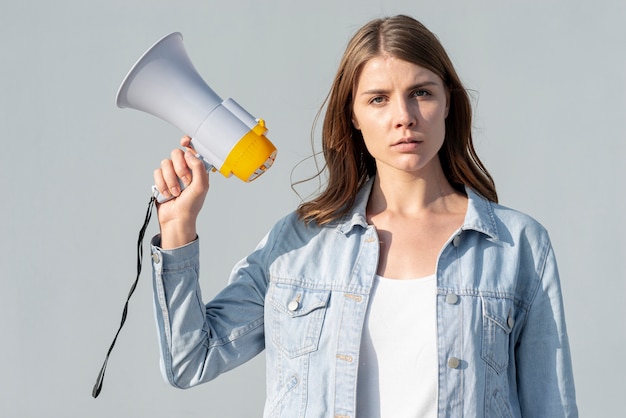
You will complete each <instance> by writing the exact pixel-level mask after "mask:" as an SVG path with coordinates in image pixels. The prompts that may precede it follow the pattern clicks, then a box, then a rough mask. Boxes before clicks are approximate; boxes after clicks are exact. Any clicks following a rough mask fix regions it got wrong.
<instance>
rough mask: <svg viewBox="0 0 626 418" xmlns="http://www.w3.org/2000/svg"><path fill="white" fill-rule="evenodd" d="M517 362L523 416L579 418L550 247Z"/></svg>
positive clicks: (517, 355) (522, 334)
mask: <svg viewBox="0 0 626 418" xmlns="http://www.w3.org/2000/svg"><path fill="white" fill-rule="evenodd" d="M516 362H517V380H518V382H517V383H518V392H519V399H520V406H521V409H522V416H524V417H554V418H556V417H577V416H578V411H577V407H576V399H575V392H574V378H573V374H572V360H571V355H570V349H569V342H568V338H567V330H566V327H565V315H564V311H563V300H562V296H561V285H560V280H559V273H558V269H557V264H556V259H555V257H554V252H553V250H552V247H551V246H550V245H549V246H548V249H547V252H546V254H545V256H544V262H543V272H542V275H541V278H540V281H539V283H538V286H537V288H536V290H535V296H534V299H533V301H532V303H531V305H530V308H529V311H528V316H527V319H526V323H525V324H524V328H523V331H522V333H521V335H520V340H519V344H518V346H517V349H516Z"/></svg>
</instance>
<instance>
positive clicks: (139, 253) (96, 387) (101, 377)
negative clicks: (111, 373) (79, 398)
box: [91, 196, 156, 398]
mask: <svg viewBox="0 0 626 418" xmlns="http://www.w3.org/2000/svg"><path fill="white" fill-rule="evenodd" d="M155 201H156V199H155V198H154V196H152V197H150V202H149V203H148V211H147V212H146V218H145V220H144V222H143V226H142V227H141V229H140V230H139V238H138V239H137V277H136V278H135V282H134V283H133V285H132V286H131V287H130V291H129V292H128V297H127V298H126V303H125V304H124V310H123V311H122V321H121V323H120V327H119V328H118V329H117V332H116V333H115V338H113V342H112V343H111V346H110V347H109V351H107V355H106V357H105V359H104V364H103V365H102V368H101V369H100V373H98V378H97V379H96V384H95V385H94V387H93V390H92V391H91V396H93V397H94V398H97V397H98V395H99V394H100V391H101V390H102V383H103V381H104V373H105V371H106V368H107V363H108V362H109V356H110V355H111V351H113V347H114V346H115V342H116V341H117V337H118V335H120V331H121V330H122V327H123V326H124V323H125V322H126V315H127V314H128V302H129V301H130V297H131V296H132V295H133V293H134V292H135V289H136V288H137V283H138V282H139V275H140V274H141V261H142V258H143V238H144V236H145V234H146V229H147V228H148V224H149V223H150V218H151V217H152V208H153V207H154V204H155Z"/></svg>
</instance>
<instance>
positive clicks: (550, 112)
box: [0, 0, 626, 417]
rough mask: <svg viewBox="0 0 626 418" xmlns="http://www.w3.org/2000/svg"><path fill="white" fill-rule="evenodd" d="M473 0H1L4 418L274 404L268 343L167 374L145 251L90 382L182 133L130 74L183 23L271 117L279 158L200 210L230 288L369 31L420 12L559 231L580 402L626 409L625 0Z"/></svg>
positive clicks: (216, 191)
mask: <svg viewBox="0 0 626 418" xmlns="http://www.w3.org/2000/svg"><path fill="white" fill-rule="evenodd" d="M459 3H461V2H456V1H451V0H450V1H437V2H435V1H426V0H411V1H409V0H397V1H393V0H389V1H372V0H368V1H365V0H358V1H357V0H351V1H343V2H339V1H335V0H323V1H322V0H317V1H302V2H297V1H289V0H282V1H281V0H268V1H259V2H257V1H237V0H233V1H211V0H205V1H191V0H183V1H181V0H178V1H164V0H150V1H148V0H144V1H132V0H123V1H121V0H108V1H106V2H105V1H102V2H88V1H79V0H56V1H54V2H51V1H28V0H25V1H20V2H3V4H2V5H1V6H0V35H1V36H0V48H1V52H2V64H1V65H0V109H1V112H0V138H1V140H2V151H1V152H0V170H1V171H0V181H1V186H2V187H1V190H2V196H3V197H2V200H1V204H0V215H1V218H0V219H1V222H0V228H1V229H0V237H1V240H0V275H1V280H0V300H1V303H0V318H1V319H2V327H1V329H0V335H1V337H0V341H1V343H0V359H1V361H0V375H1V376H2V379H0V415H1V416H3V417H141V416H146V417H148V416H149V417H172V416H184V417H207V416H211V417H254V416H260V414H261V410H262V405H263V396H264V395H263V394H264V362H263V356H259V357H258V358H256V359H255V360H253V361H252V362H250V363H249V364H247V365H245V366H244V367H241V368H240V369H238V370H235V371H233V372H230V373H228V374H226V375H224V376H222V377H220V378H219V379H218V380H217V381H214V382H211V383H209V384H206V385H204V386H201V387H199V388H195V389H191V390H189V391H180V390H177V389H174V388H171V387H169V386H167V385H166V384H165V383H164V382H163V380H162V379H161V376H160V373H159V368H158V351H157V344H156V332H155V327H154V321H153V317H152V307H151V285H150V271H149V270H150V267H149V264H148V263H147V261H146V266H147V269H146V271H145V272H144V274H143V276H142V277H141V280H140V284H139V287H138V290H137V293H136V296H135V297H134V300H132V301H131V306H130V315H129V319H128V322H127V326H126V328H125V329H124V331H123V332H122V334H121V336H120V339H119V341H118V345H117V347H116V350H115V351H114V352H113V356H112V358H111V361H110V363H109V370H108V374H107V378H106V381H105V385H104V390H103V392H102V394H101V396H100V398H98V399H97V400H94V399H92V398H91V396H90V393H91V387H92V385H93V383H94V380H95V377H96V374H97V372H98V370H99V367H100V365H101V362H102V361H103V358H104V354H105V351H106V348H107V347H108V345H109V343H110V340H111V338H112V337H113V334H114V332H115V330H116V329H117V325H118V322H119V319H120V314H121V308H122V305H123V302H124V300H125V297H126V293H127V291H128V288H129V286H130V283H131V282H132V280H133V278H134V272H135V242H136V238H137V232H138V230H139V227H140V226H141V223H142V221H143V216H144V211H145V205H146V203H147V200H148V197H149V187H150V185H151V184H152V180H151V173H152V170H153V168H155V167H156V166H157V165H158V163H159V162H160V160H161V159H162V158H164V157H166V156H167V155H168V153H169V150H170V149H171V148H173V147H175V146H177V144H178V138H179V137H180V135H181V133H180V132H178V131H177V130H176V128H173V127H171V126H169V125H168V124H166V123H165V122H162V121H160V120H158V119H156V118H153V117H152V116H149V115H146V114H143V113H141V112H137V111H133V110H120V109H117V108H116V107H115V106H114V96H115V93H116V91H117V87H118V85H119V83H120V82H121V80H122V78H123V76H124V75H125V74H126V71H127V70H128V69H129V67H130V66H131V64H132V63H133V62H134V61H135V60H136V59H137V58H138V57H139V55H140V54H141V53H142V52H143V51H144V50H145V49H146V48H147V47H148V46H149V45H150V44H152V43H153V42H154V41H156V40H157V39H158V38H160V37H161V36H162V35H165V34H166V33H169V32H171V31H181V32H182V33H183V35H184V36H185V45H186V48H187V51H188V52H189V54H190V56H191V57H192V60H193V61H194V64H195V65H196V67H197V68H198V70H199V72H200V73H201V74H202V75H203V77H204V78H205V79H206V80H207V81H208V82H209V83H210V84H211V86H212V87H213V88H214V89H215V90H216V91H217V92H218V93H219V94H220V95H222V96H223V97H229V96H230V97H233V98H235V99H236V100H237V101H239V102H240V103H241V104H242V105H243V106H244V107H246V108H247V109H248V110H249V111H250V112H251V113H253V114H254V115H255V116H257V117H263V118H265V119H266V120H267V123H268V126H269V128H270V132H269V136H270V138H271V139H272V140H273V141H274V143H275V144H276V145H277V146H278V148H279V158H278V160H277V162H276V165H275V167H274V168H272V170H270V171H269V172H268V173H267V174H266V175H265V176H263V177H262V178H261V179H259V181H258V182H255V183H253V184H249V185H245V184H242V183H241V182H239V181H238V180H235V179H229V180H226V179H224V178H222V177H220V176H218V175H214V176H212V189H211V191H210V194H209V197H208V201H207V204H206V206H205V208H206V209H205V211H204V212H203V215H202V220H201V225H200V235H201V239H202V251H203V252H202V265H203V273H204V274H203V278H202V287H203V291H204V294H205V297H210V296H211V295H212V294H214V293H215V292H216V291H217V290H218V289H219V288H220V287H222V286H223V285H224V283H225V281H226V279H227V275H228V272H229V270H230V268H231V266H232V265H233V264H234V262H235V261H236V260H238V259H239V258H240V257H243V256H244V255H245V254H246V253H247V252H248V251H250V250H251V249H252V248H253V247H254V245H255V244H256V243H257V241H258V240H259V239H260V238H261V237H262V235H263V234H264V233H265V232H266V231H267V230H268V228H269V227H270V226H271V225H272V224H273V222H274V221H275V220H277V218H278V217H280V216H282V215H283V214H284V213H286V212H287V211H289V210H291V209H293V208H294V207H295V205H297V203H298V198H297V196H296V195H295V194H294V193H293V192H292V191H291V189H290V184H291V170H292V168H293V167H294V166H295V165H296V164H297V163H298V162H299V161H301V160H302V159H304V158H305V157H307V156H308V155H310V153H311V151H310V143H309V132H310V128H311V124H312V121H313V118H314V115H315V112H316V110H317V108H318V106H319V105H320V104H321V102H322V100H323V98H324V97H325V95H326V93H327V90H328V87H329V85H330V82H331V79H332V77H333V75H334V71H335V68H336V66H337V63H338V60H339V57H340V54H341V53H342V51H343V48H344V46H345V44H346V42H347V39H348V37H349V36H350V34H352V33H353V31H354V30H355V29H356V28H357V27H358V26H360V25H361V24H362V23H364V22H365V21H366V20H369V19H370V18H373V17H378V16H381V15H389V14H396V13H406V14H411V15H413V16H415V17H417V18H419V19H420V20H422V21H423V22H424V23H425V24H426V25H427V26H429V27H430V28H431V29H432V30H433V31H434V32H436V33H437V34H438V35H439V36H440V38H441V40H442V41H443V43H444V45H445V46H446V47H447V49H448V51H449V53H450V55H451V56H452V58H453V60H454V62H455V64H456V66H457V69H458V70H459V72H460V74H461V75H462V77H463V79H464V81H465V83H466V84H467V86H468V88H470V89H472V90H474V91H475V93H474V97H475V104H476V118H475V133H476V143H477V147H478V150H479V154H480V155H481V156H482V158H483V159H484V162H485V163H486V165H487V167H488V168H489V169H490V170H491V172H492V174H493V175H494V177H495V179H496V183H497V186H498V189H499V192H500V195H501V201H502V202H503V203H505V204H506V205H509V206H513V207H515V208H518V209H520V210H523V211H525V212H528V213H530V214H531V215H533V216H534V217H536V218H537V219H539V220H540V221H541V222H542V223H543V224H544V225H545V226H546V227H547V228H548V229H549V231H550V232H551V236H552V239H553V243H554V246H555V248H556V251H557V256H558V259H559V263H560V268H561V274H562V281H563V290H564V297H565V302H566V313H567V320H568V326H569V333H570V338H571V343H572V351H573V356H574V361H575V375H576V380H577V382H576V383H577V388H578V399H579V405H580V411H581V416H588V417H615V416H625V414H626V410H625V408H624V403H623V397H624V387H626V385H625V383H626V382H625V376H626V366H625V365H626V361H624V355H623V354H622V350H623V349H624V347H626V332H625V325H624V323H625V318H626V309H625V306H626V303H624V296H625V295H626V286H625V285H624V283H625V281H624V275H625V268H624V260H625V259H626V251H625V249H626V246H625V244H624V242H625V237H626V223H625V222H624V216H623V215H624V213H625V212H626V199H625V197H624V193H623V190H624V187H623V179H624V178H625V177H626V169H625V168H624V167H625V165H624V163H623V161H624V158H625V157H626V145H625V144H626V141H625V139H626V135H625V134H626V129H625V128H624V116H626V103H625V93H626V54H625V53H624V41H626V25H624V20H625V18H626V8H625V6H624V5H625V4H626V3H624V2H623V1H621V0H615V1H596V2H587V1H580V0H577V1H565V0H564V1H560V2H554V1H550V0H548V1H524V2H503V1H495V0H494V1H468V2H463V3H462V4H459ZM310 169H311V166H310V164H303V165H302V166H300V167H299V168H298V169H296V170H295V172H294V174H293V176H294V177H295V178H296V179H299V178H302V177H304V176H305V175H307V174H310ZM303 192H305V193H306V192H307V190H306V189H305V190H303ZM155 232H156V223H155V222H154V221H153V223H152V224H151V226H150V229H149V231H148V235H149V236H151V235H153V234H154V233H155ZM146 260H147V257H146Z"/></svg>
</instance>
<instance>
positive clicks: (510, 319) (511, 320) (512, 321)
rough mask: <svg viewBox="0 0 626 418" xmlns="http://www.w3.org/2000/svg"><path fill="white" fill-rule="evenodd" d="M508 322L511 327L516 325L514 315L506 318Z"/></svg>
mask: <svg viewBox="0 0 626 418" xmlns="http://www.w3.org/2000/svg"><path fill="white" fill-rule="evenodd" d="M506 323H507V325H508V326H509V328H513V326H514V325H515V319H513V317H512V316H509V319H507V320H506Z"/></svg>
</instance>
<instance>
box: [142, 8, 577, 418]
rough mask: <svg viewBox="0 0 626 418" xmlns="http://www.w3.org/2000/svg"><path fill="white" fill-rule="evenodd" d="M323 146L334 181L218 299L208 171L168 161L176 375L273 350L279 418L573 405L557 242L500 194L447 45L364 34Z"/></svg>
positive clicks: (503, 413) (164, 253)
mask: <svg viewBox="0 0 626 418" xmlns="http://www.w3.org/2000/svg"><path fill="white" fill-rule="evenodd" d="M322 141H323V151H324V157H325V159H326V163H327V164H326V168H327V174H328V182H327V186H326V188H325V190H323V191H322V192H321V193H320V195H319V196H318V197H317V198H315V199H313V200H311V201H309V202H305V203H303V204H302V205H300V207H299V208H298V209H297V211H295V212H294V213H292V214H289V215H287V216H286V217H284V218H283V219H282V220H280V221H279V222H278V223H277V224H276V225H275V226H274V227H273V228H272V230H271V231H270V232H269V234H268V235H267V236H266V237H265V238H264V239H263V240H262V241H261V243H260V244H259V245H258V247H257V248H256V249H255V251H254V252H253V253H252V254H250V255H249V256H248V257H247V258H245V259H244V260H242V261H241V262H240V263H238V264H237V266H235V268H234V270H233V273H232V276H231V280H230V283H229V285H228V286H227V287H226V288H225V289H224V290H223V291H222V292H221V293H220V294H219V295H217V297H216V298H215V299H213V300H212V301H211V302H209V303H208V304H206V306H205V305H203V304H202V302H201V300H202V299H201V296H200V291H199V287H198V284H197V271H198V239H197V235H196V229H195V222H196V218H197V216H198V214H199V212H200V208H201V206H202V202H203V201H204V198H205V195H206V193H207V190H208V178H207V176H206V174H205V173H204V172H203V166H202V164H201V162H200V161H199V160H197V159H196V158H195V157H194V156H193V154H194V153H193V152H192V151H190V150H188V151H187V152H185V153H183V152H182V151H180V150H175V151H173V152H172V156H171V159H168V160H164V161H163V162H162V164H161V168H160V169H158V170H156V171H155V182H156V185H157V187H158V189H159V190H160V192H161V193H162V194H164V195H166V196H167V195H172V196H174V197H176V198H175V199H173V200H171V201H169V202H167V203H164V204H162V205H160V207H159V209H158V214H159V223H160V227H161V234H160V235H159V236H157V237H155V238H154V239H153V246H152V252H153V268H154V286H155V304H156V308H157V309H156V312H157V321H158V327H159V332H160V337H161V349H162V362H163V370H164V374H165V376H166V378H167V379H168V381H169V382H170V383H171V384H172V385H174V386H177V387H189V386H193V385H196V384H198V383H202V382H205V381H208V380H211V379H213V378H215V377H216V376H218V375H219V374H220V373H222V372H224V371H227V370H229V369H232V368H234V367H236V366H238V365H239V364H242V363H244V362H245V361H247V360H249V359H250V358H252V357H253V356H255V355H256V354H258V353H259V352H260V351H262V350H263V349H266V359H267V399H266V406H265V411H264V416H266V417H290V418H291V417H327V416H334V417H354V416H358V417H359V418H361V417H379V416H393V417H416V416H420V417H460V416H468V417H508V416H511V417H519V416H524V417H564V416H577V409H576V402H575V396H574V386H573V378H572V371H571V360H570V353H569V347H568V340H567V334H566V329H565V322H564V314H563V306H562V301H561V292H560V285H559V277H558V272H557V267H556V262H555V258H554V254H553V251H552V247H551V244H550V240H549V238H548V235H547V233H546V231H545V230H544V229H543V228H542V227H541V226H540V225H539V224H538V223H537V222H536V221H534V220H532V219H531V218H529V217H528V216H526V215H523V214H521V213H519V212H516V211H513V210H511V209H507V208H505V207H503V206H500V205H498V204H497V203H496V202H497V195H496V191H495V187H494V184H493V181H492V179H491V177H490V175H489V174H488V172H487V171H486V169H485V168H484V166H483V165H482V163H481V162H480V160H479V159H478V156H477V155H476V153H475V151H474V149H473V145H472V136H471V108H470V103H469V100H468V96H467V93H466V91H465V89H464V88H463V86H462V84H461V82H460V80H459V77H458V76H457V74H456V72H455V71H454V68H453V66H452V63H451V61H450V59H449V58H448V56H447V55H446V53H445V50H444V49H443V47H442V46H441V44H440V43H439V41H438V40H437V38H436V37H435V36H434V35H433V34H432V33H431V32H429V31H428V30H427V29H426V28H425V27H424V26H423V25H421V24H420V23H419V22H417V21H415V20H414V19H412V18H409V17H406V16H396V17H392V18H387V19H378V20H374V21H371V22H369V23H367V24H366V25H365V26H363V27H362V28H361V29H360V30H359V31H358V32H357V33H356V34H355V36H354V37H353V38H352V40H351V41H350V43H349V45H348V47H347V49H346V52H345V54H344V56H343V59H342V61H341V63H340V66H339V69H338V72H337V76H336V78H335V81H334V84H333V86H332V89H331V92H330V94H329V96H328V107H327V110H326V116H325V119H324V126H323V132H322ZM181 143H182V145H183V147H188V146H189V138H183V140H182V141H181ZM192 174H193V175H192ZM178 178H180V179H182V181H183V182H184V183H185V185H188V187H187V188H186V189H185V190H184V191H183V192H182V193H181V191H180V189H179V188H178Z"/></svg>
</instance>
